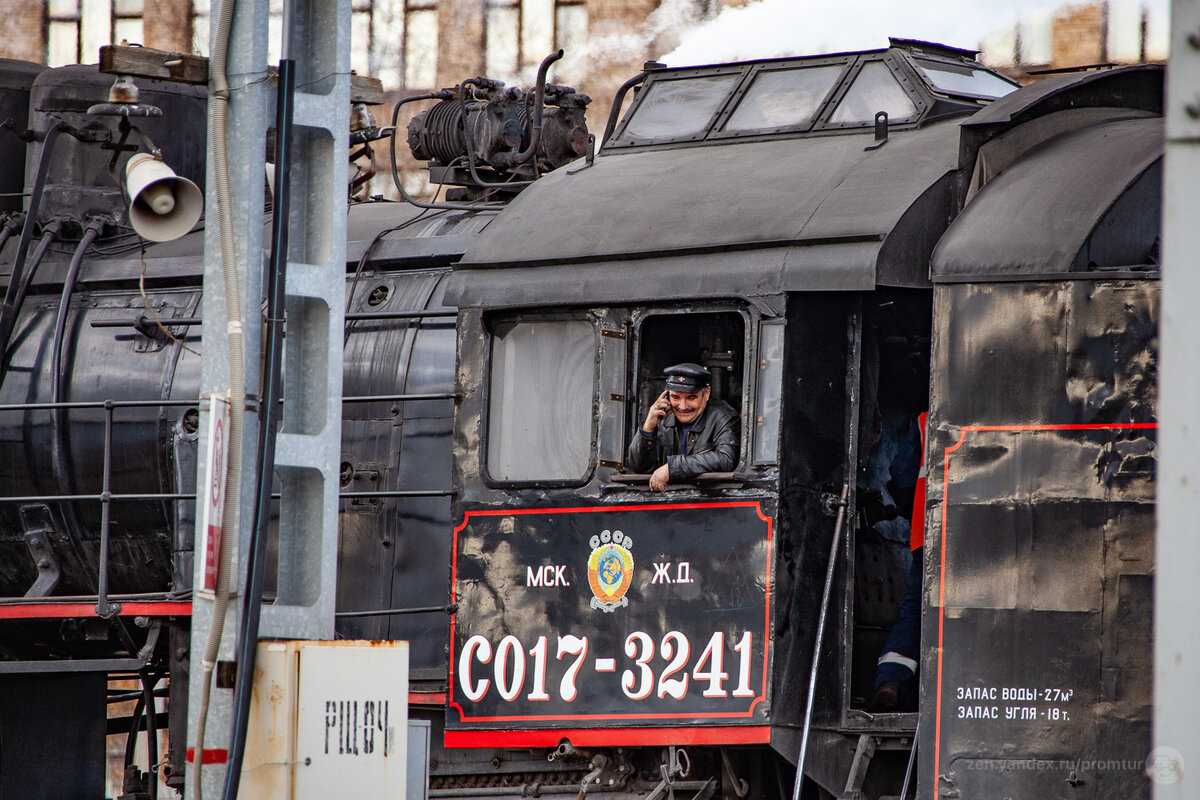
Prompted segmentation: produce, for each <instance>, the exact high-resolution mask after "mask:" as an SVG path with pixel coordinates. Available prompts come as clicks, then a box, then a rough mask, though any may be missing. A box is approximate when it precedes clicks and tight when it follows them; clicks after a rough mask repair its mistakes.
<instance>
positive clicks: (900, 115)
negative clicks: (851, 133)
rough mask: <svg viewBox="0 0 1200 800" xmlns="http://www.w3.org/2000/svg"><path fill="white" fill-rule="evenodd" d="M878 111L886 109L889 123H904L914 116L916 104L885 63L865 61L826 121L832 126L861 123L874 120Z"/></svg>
mask: <svg viewBox="0 0 1200 800" xmlns="http://www.w3.org/2000/svg"><path fill="white" fill-rule="evenodd" d="M879 111H886V112H887V115H888V120H889V121H891V122H892V123H897V122H907V121H908V120H910V119H912V118H913V117H915V116H916V115H917V106H916V104H915V103H913V101H912V99H911V98H910V97H909V96H908V93H907V92H905V91H904V87H902V86H901V85H900V83H899V82H898V81H897V80H896V78H895V76H894V75H892V71H891V70H889V69H888V68H887V65H886V64H884V63H883V62H882V61H868V62H867V63H866V64H864V65H863V68H862V70H861V71H859V73H858V77H856V78H855V79H854V83H852V84H850V88H849V89H848V90H847V91H846V96H845V97H843V98H842V100H841V102H839V103H838V106H837V109H835V110H834V112H833V116H832V117H830V119H829V121H830V122H831V123H833V124H835V125H850V124H854V125H864V124H867V123H870V122H872V121H874V119H875V114H876V113H877V112H879Z"/></svg>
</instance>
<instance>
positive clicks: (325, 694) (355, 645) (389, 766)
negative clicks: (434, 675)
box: [242, 641, 409, 800]
mask: <svg viewBox="0 0 1200 800" xmlns="http://www.w3.org/2000/svg"><path fill="white" fill-rule="evenodd" d="M408 740H409V731H408V642H367V641H311V642H310V641H282V642H260V643H259V645H258V663H257V665H256V667H255V670H254V697H253V700H252V702H251V707H250V721H249V730H248V732H247V743H246V754H245V760H244V764H243V768H242V787H243V793H244V794H245V796H247V797H259V798H264V800H317V799H318V798H319V799H320V800H328V798H330V797H403V796H405V794H406V793H407V791H406V790H407V776H406V773H407V761H408V753H407V750H408Z"/></svg>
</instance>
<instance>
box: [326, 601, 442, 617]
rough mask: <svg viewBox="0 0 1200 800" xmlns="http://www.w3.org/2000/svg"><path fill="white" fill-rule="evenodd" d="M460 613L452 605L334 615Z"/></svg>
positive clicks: (369, 615) (381, 609) (339, 612)
mask: <svg viewBox="0 0 1200 800" xmlns="http://www.w3.org/2000/svg"><path fill="white" fill-rule="evenodd" d="M457 611H458V605H457V604H455V603H451V604H450V605H446V606H419V607H416V608H380V609H373V610H370V611H338V612H337V613H335V614H334V616H335V617H338V618H345V617H390V616H397V615H399V614H433V613H438V612H441V613H443V614H454V613H456V612H457Z"/></svg>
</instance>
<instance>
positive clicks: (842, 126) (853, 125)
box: [812, 51, 930, 133]
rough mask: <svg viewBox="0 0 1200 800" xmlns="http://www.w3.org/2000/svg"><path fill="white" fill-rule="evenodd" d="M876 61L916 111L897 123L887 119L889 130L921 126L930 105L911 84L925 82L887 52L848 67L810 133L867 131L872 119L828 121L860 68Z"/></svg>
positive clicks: (844, 96)
mask: <svg viewBox="0 0 1200 800" xmlns="http://www.w3.org/2000/svg"><path fill="white" fill-rule="evenodd" d="M876 62H879V63H882V64H883V65H884V68H886V69H887V71H888V72H889V73H891V75H892V77H893V78H894V79H895V80H896V83H898V84H899V85H900V88H901V89H902V90H903V91H904V93H905V94H906V95H907V96H908V99H909V100H910V101H911V102H912V104H913V106H914V108H915V109H916V110H915V111H914V112H913V115H912V116H911V117H910V118H908V119H905V120H897V121H892V120H891V119H888V127H889V128H900V129H904V128H915V127H916V126H917V125H919V124H920V122H921V120H922V119H924V117H925V114H926V112H927V111H929V108H930V103H929V102H928V100H927V99H926V98H925V96H924V95H922V94H921V92H920V91H919V90H918V89H917V88H916V86H915V85H914V84H915V83H916V82H918V81H920V83H921V85H922V86H924V85H925V83H924V81H921V80H920V78H919V77H918V76H917V75H916V74H915V72H912V71H910V70H912V68H911V67H909V65H907V64H904V63H902V62H901V61H900V60H899V59H897V58H896V57H895V56H894V55H893V54H892V53H891V52H890V51H886V52H883V53H881V54H879V55H875V54H871V55H866V56H861V57H859V58H858V60H857V61H856V62H855V63H854V64H852V65H851V67H850V69H849V70H848V71H847V72H846V73H845V74H844V75H843V76H842V82H841V84H839V85H838V87H837V90H836V91H835V92H834V93H833V96H832V97H830V98H828V99H827V100H826V101H825V107H824V108H823V109H822V110H821V113H820V115H819V116H818V117H817V120H816V122H815V124H814V125H813V128H812V129H813V132H818V131H820V132H827V133H831V132H834V131H845V130H848V131H861V130H868V129H870V128H871V126H873V125H874V120H868V121H866V122H858V121H855V122H831V121H830V119H831V118H832V117H833V115H834V113H835V112H836V111H837V110H838V108H839V107H840V106H841V104H842V101H843V100H844V99H845V98H846V95H847V94H848V93H849V92H850V90H851V89H852V88H853V87H854V83H855V81H857V80H858V76H859V75H860V74H861V73H862V71H863V69H864V68H865V67H867V65H869V64H873V63H876Z"/></svg>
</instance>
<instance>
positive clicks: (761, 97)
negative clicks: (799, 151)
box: [724, 64, 843, 133]
mask: <svg viewBox="0 0 1200 800" xmlns="http://www.w3.org/2000/svg"><path fill="white" fill-rule="evenodd" d="M842 69H843V66H842V65H841V64H836V65H832V66H828V67H810V68H808V69H788V70H774V71H770V72H760V73H758V75H757V76H756V77H755V78H754V82H753V83H751V84H750V88H749V89H748V90H747V91H746V94H745V96H744V97H743V98H742V100H741V102H740V103H738V107H737V110H736V111H734V112H733V116H731V117H730V118H729V121H728V122H726V123H725V126H724V130H726V131H731V132H733V131H736V132H742V133H745V132H750V131H757V130H769V129H771V128H784V127H796V126H799V125H804V124H806V123H808V122H809V121H810V120H812V118H813V115H815V114H816V113H817V109H819V108H820V107H821V103H822V102H824V100H825V96H826V95H828V94H829V90H830V89H832V88H833V85H834V83H835V82H836V81H837V79H838V76H839V75H841V74H842Z"/></svg>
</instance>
